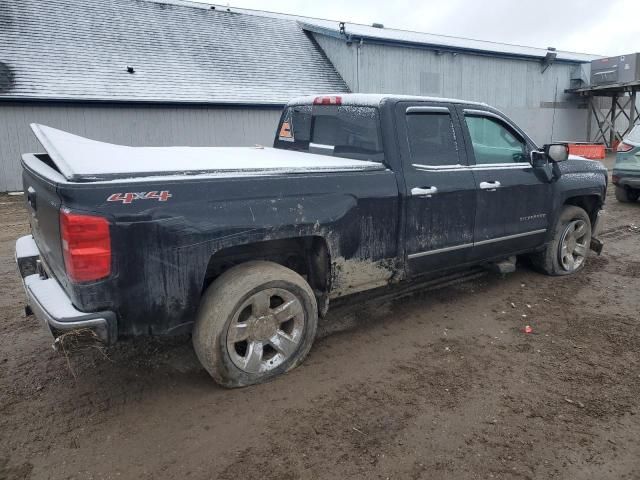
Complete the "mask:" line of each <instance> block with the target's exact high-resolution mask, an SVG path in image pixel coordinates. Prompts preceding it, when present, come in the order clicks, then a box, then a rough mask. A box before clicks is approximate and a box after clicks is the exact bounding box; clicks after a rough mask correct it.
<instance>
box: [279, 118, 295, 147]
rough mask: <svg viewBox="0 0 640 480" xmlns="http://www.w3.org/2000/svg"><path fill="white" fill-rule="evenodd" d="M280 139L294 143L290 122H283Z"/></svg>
mask: <svg viewBox="0 0 640 480" xmlns="http://www.w3.org/2000/svg"><path fill="white" fill-rule="evenodd" d="M278 137H279V138H280V140H284V141H286V142H293V132H292V131H291V124H290V123H289V122H288V121H284V122H282V126H281V127H280V133H279V135H278Z"/></svg>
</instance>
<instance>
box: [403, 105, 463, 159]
mask: <svg viewBox="0 0 640 480" xmlns="http://www.w3.org/2000/svg"><path fill="white" fill-rule="evenodd" d="M406 122H407V137H408V141H409V151H410V153H411V163H413V164H419V165H428V166H442V165H457V164H458V163H460V157H459V156H458V145H457V142H456V134H455V130H454V129H453V122H452V121H451V115H450V114H449V113H440V112H438V113H432V112H429V113H407V115H406Z"/></svg>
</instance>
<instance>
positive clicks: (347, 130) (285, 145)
mask: <svg viewBox="0 0 640 480" xmlns="http://www.w3.org/2000/svg"><path fill="white" fill-rule="evenodd" d="M273 146H274V147H275V148H282V149H287V150H297V151H300V152H308V153H317V154H321V155H330V156H334V157H344V158H353V159H356V160H370V161H375V162H382V161H383V158H384V150H383V148H382V138H381V136H380V115H379V113H378V109H377V108H373V107H359V106H351V105H341V106H335V105H299V106H294V107H287V108H286V109H285V111H284V113H283V114H282V118H281V120H280V125H279V126H278V131H277V134H276V139H275V142H274V145H273Z"/></svg>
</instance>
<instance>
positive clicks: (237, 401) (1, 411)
mask: <svg viewBox="0 0 640 480" xmlns="http://www.w3.org/2000/svg"><path fill="white" fill-rule="evenodd" d="M609 197H610V198H609V200H608V205H607V214H606V221H607V225H606V227H605V233H604V234H603V235H602V239H603V240H605V241H606V244H605V250H604V253H603V255H602V256H601V257H596V256H592V257H590V259H589V265H588V267H587V268H586V270H585V271H584V272H582V273H580V274H579V275H576V276H574V277H570V278H551V277H546V276H543V275H540V274H538V273H535V272H533V271H531V270H530V269H528V268H527V267H526V266H519V268H518V271H517V272H516V273H514V274H511V275H508V276H506V277H504V278H503V277H500V276H499V275H497V274H486V275H482V276H480V277H478V278H475V279H473V280H469V281H466V282H463V283H458V284H454V285H449V286H446V287H444V288H440V289H437V290H420V291H417V292H413V293H412V294H411V295H406V296H404V297H402V298H395V299H389V297H383V298H382V299H380V300H368V301H364V300H362V299H361V300H358V301H351V302H348V303H346V304H343V305H342V306H338V307H337V308H335V309H334V310H332V311H331V313H330V315H329V318H327V319H325V320H323V321H322V324H321V328H320V333H319V338H318V340H317V341H316V344H315V346H314V348H313V349H312V351H311V354H310V356H309V358H308V359H307V360H306V362H305V363H304V364H303V365H302V366H301V367H300V368H298V369H297V370H294V371H293V372H290V373H289V374H287V375H285V376H283V377H281V378H279V379H277V380H275V381H273V382H271V383H268V384H265V385H260V386H256V387H250V388H245V389H240V390H232V391H229V390H223V389H221V388H219V387H217V386H216V385H215V384H214V383H213V382H212V381H211V379H210V378H209V377H208V376H207V374H206V373H205V371H204V370H203V369H202V368H201V367H200V366H199V365H198V363H197V360H196V358H195V355H194V353H193V351H192V348H191V343H190V339H189V338H178V339H173V340H162V341H161V340H138V341H135V342H127V343H122V344H120V345H118V346H116V347H114V348H112V349H109V350H108V351H106V352H104V354H103V353H102V352H100V351H98V350H91V351H87V352H83V353H81V354H75V355H73V356H72V357H71V358H69V359H67V358H65V357H64V356H62V355H60V354H58V353H55V352H53V351H52V349H51V338H50V337H49V335H48V334H47V332H45V330H44V328H43V327H42V326H41V325H39V323H38V321H37V320H36V319H35V318H33V317H29V318H25V316H24V314H23V313H22V312H23V308H24V296H23V292H22V290H21V286H20V282H19V280H18V275H17V273H16V270H15V266H14V262H13V245H14V241H15V239H16V238H17V237H18V236H19V235H21V234H24V233H27V224H26V218H25V212H24V210H23V208H22V204H21V201H22V199H21V198H19V197H18V198H16V197H7V196H0V274H1V281H0V478H33V479H44V478H55V479H58V478H87V479H90V478H91V479H102V478H150V479H151V478H152V479H162V478H181V479H185V478H190V479H211V478H219V479H237V478H274V479H275V478H277V479H296V478H303V479H317V478H327V479H335V478H359V479H365V478H366V479H371V478H382V479H387V478H390V479H393V478H402V479H404V478H415V479H418V478H424V479H445V478H446V479H452V478H455V479H462V478H465V479H467V478H468V479H488V478H500V479H533V478H535V479H547V478H563V479H569V478H570V479H587V478H589V479H591V478H593V479H605V478H607V479H632V478H634V479H637V478H640V329H639V328H638V327H639V326H640V313H639V312H640V294H639V292H640V248H639V247H640V227H639V225H640V203H638V204H635V205H623V204H620V203H618V202H616V200H615V199H614V198H612V192H609ZM525 325H531V326H532V327H533V331H534V333H533V334H525V333H523V327H524V326H525Z"/></svg>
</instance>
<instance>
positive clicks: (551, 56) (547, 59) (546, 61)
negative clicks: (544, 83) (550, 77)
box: [540, 47, 558, 73]
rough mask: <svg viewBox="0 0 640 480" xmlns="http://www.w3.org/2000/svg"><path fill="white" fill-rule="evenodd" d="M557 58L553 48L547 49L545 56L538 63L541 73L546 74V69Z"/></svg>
mask: <svg viewBox="0 0 640 480" xmlns="http://www.w3.org/2000/svg"><path fill="white" fill-rule="evenodd" d="M557 56H558V52H556V49H555V48H554V47H547V54H546V55H545V56H544V58H543V59H542V60H541V61H540V62H541V63H542V73H544V72H546V71H547V68H549V67H550V66H551V65H553V62H555V61H556V57H557Z"/></svg>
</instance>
